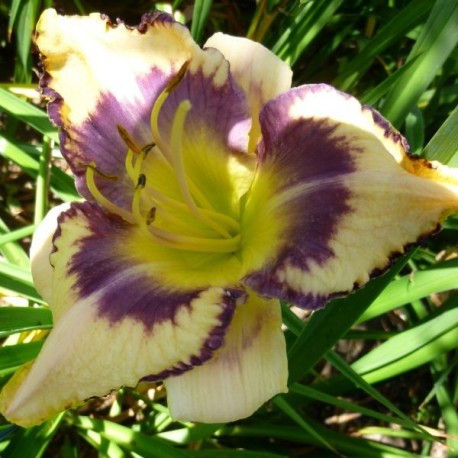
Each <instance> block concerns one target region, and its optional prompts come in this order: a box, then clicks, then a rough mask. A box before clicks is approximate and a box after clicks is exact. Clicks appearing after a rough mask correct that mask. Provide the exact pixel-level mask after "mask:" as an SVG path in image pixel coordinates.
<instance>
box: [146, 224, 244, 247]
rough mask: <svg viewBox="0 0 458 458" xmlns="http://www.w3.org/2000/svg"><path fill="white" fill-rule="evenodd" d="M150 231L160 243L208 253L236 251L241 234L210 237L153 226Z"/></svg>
mask: <svg viewBox="0 0 458 458" xmlns="http://www.w3.org/2000/svg"><path fill="white" fill-rule="evenodd" d="M150 232H151V234H152V235H153V236H154V238H156V240H157V242H158V243H161V244H162V245H166V246H169V247H171V248H178V249H180V250H188V251H201V252H206V253H234V252H236V251H237V250H238V249H239V244H240V239H241V237H240V234H238V235H236V236H235V237H231V238H229V239H208V238H202V237H191V236H187V235H179V234H172V233H170V232H167V231H164V230H162V229H159V228H157V227H154V226H151V227H150Z"/></svg>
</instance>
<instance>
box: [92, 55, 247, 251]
mask: <svg viewBox="0 0 458 458" xmlns="http://www.w3.org/2000/svg"><path fill="white" fill-rule="evenodd" d="M186 67H187V65H186V64H185V65H184V66H183V67H182V69H181V70H180V72H179V73H178V75H177V76H176V77H175V78H174V79H173V80H172V82H171V83H170V84H169V85H168V86H167V87H166V88H165V89H164V90H163V91H162V93H161V94H160V95H159V97H158V98H157V100H156V102H155V104H154V106H153V109H152V112H151V131H152V134H153V138H154V141H155V143H150V144H147V145H145V146H143V147H140V146H139V145H137V144H136V142H135V141H134V140H133V139H132V137H131V135H130V134H129V132H128V131H127V130H126V129H125V128H124V127H122V126H119V125H118V126H117V128H118V133H119V135H120V137H121V138H122V140H123V141H124V143H125V144H126V146H127V148H128V151H127V154H126V159H125V168H126V172H127V175H128V176H129V178H130V179H131V180H132V182H133V184H134V187H135V189H134V193H133V198H132V203H131V208H130V210H128V209H125V208H121V207H119V206H118V205H116V204H115V203H114V202H111V201H110V200H109V199H107V198H106V197H105V196H104V195H103V194H102V192H101V191H100V190H99V188H98V187H97V184H96V181H95V175H96V174H97V175H98V176H99V177H100V178H102V179H107V180H113V179H116V177H113V176H109V175H107V174H104V173H103V172H101V171H100V170H99V169H98V168H97V167H96V164H95V163H93V162H92V163H90V164H87V165H86V168H87V169H86V183H87V187H88V189H89V191H90V192H91V194H92V195H93V197H94V199H95V200H96V201H97V202H98V203H99V204H100V205H101V206H102V207H103V208H105V209H106V210H108V211H109V212H111V213H114V214H117V215H118V216H120V217H121V218H123V219H124V220H125V221H127V222H129V223H131V224H135V225H138V226H139V227H140V228H141V229H142V231H145V232H146V233H147V234H148V236H149V237H151V238H152V239H153V240H154V241H155V242H156V243H159V244H161V245H165V246H168V247H170V248H174V249H179V250H188V251H194V252H207V253H234V252H236V251H238V250H239V247H240V239H241V237H240V224H239V222H238V221H237V220H236V219H234V218H233V217H231V216H229V215H226V214H224V213H222V212H219V211H218V210H217V209H216V208H214V207H213V206H212V205H211V203H210V202H209V200H208V199H207V198H206V196H205V194H204V193H203V192H202V191H201V190H200V189H199V187H198V186H197V184H196V183H195V182H194V181H193V180H192V177H190V176H189V174H188V173H187V171H186V164H185V158H184V154H183V140H184V132H185V122H186V118H187V116H188V113H189V111H190V110H191V108H192V107H191V102H190V101H189V100H183V101H182V102H181V103H179V105H178V107H177V109H176V111H175V114H174V117H173V122H172V126H171V132H170V139H169V141H164V138H163V137H162V135H161V133H160V131H159V126H158V118H159V113H160V111H161V108H162V106H163V104H164V102H165V101H166V99H167V97H168V96H169V94H170V92H171V91H172V90H173V89H174V88H175V87H176V85H177V84H178V83H179V81H181V79H182V78H183V76H184V74H185V72H186ZM151 154H153V155H155V156H156V158H159V159H161V163H162V164H163V165H164V166H163V167H162V168H161V173H162V172H164V170H165V172H164V173H166V174H167V176H169V175H170V177H172V178H171V180H172V181H174V182H175V183H173V186H174V189H178V196H177V193H173V192H170V193H167V192H166V190H165V191H164V189H162V190H159V189H158V187H157V186H155V176H151V175H152V173H151V172H149V173H148V172H146V173H145V170H144V169H145V168H144V163H145V159H146V157H147V156H148V155H151ZM164 167H165V168H164ZM146 170H148V169H147V168H146Z"/></svg>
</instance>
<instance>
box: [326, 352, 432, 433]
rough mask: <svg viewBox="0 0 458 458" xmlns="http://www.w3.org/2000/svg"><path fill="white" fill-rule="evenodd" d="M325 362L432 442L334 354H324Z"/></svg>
mask: <svg viewBox="0 0 458 458" xmlns="http://www.w3.org/2000/svg"><path fill="white" fill-rule="evenodd" d="M325 358H326V360H327V361H328V362H329V363H331V364H332V365H333V366H334V367H335V368H336V369H337V370H338V371H339V372H340V373H341V374H343V375H344V376H345V377H346V378H347V379H348V380H350V381H351V382H352V383H353V384H354V385H355V386H357V387H358V388H360V389H362V390H364V391H365V392H366V393H367V394H369V395H370V396H371V397H372V398H373V399H375V400H376V401H377V402H379V403H380V404H381V405H383V406H384V407H386V408H387V409H388V410H389V411H391V412H393V413H394V414H395V415H396V416H397V417H398V418H400V419H402V420H403V421H404V422H405V424H406V425H408V427H409V428H410V429H412V430H413V431H418V432H421V433H422V434H423V438H424V439H429V440H432V441H434V437H433V436H432V435H431V434H430V433H428V432H427V431H426V430H424V429H423V428H422V427H421V426H419V425H417V423H415V422H414V421H413V420H412V419H411V418H409V416H408V415H406V414H404V413H403V412H402V411H401V410H400V409H398V408H397V407H396V406H395V405H394V404H393V403H392V402H391V401H389V400H388V399H387V398H386V397H385V396H383V395H382V394H381V393H380V392H379V391H378V390H377V389H376V388H374V387H373V386H372V385H370V384H369V383H367V382H366V380H364V379H363V378H362V377H361V376H360V375H359V374H358V373H357V372H356V370H354V369H353V368H352V367H351V366H349V365H348V364H347V363H346V362H345V361H344V360H343V359H342V358H341V357H340V356H339V355H338V354H337V353H336V352H334V351H332V350H330V351H329V352H328V353H326V356H325Z"/></svg>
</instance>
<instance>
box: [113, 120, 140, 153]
mask: <svg viewBox="0 0 458 458" xmlns="http://www.w3.org/2000/svg"><path fill="white" fill-rule="evenodd" d="M116 128H117V129H118V134H119V136H120V137H121V139H122V141H123V142H124V143H125V144H126V145H127V147H128V148H129V149H130V150H132V151H133V152H134V153H137V154H141V153H142V149H141V148H140V147H139V146H138V145H137V144H136V143H135V141H134V140H133V138H132V137H131V136H130V134H129V132H127V129H125V128H124V127H123V126H121V125H120V124H116Z"/></svg>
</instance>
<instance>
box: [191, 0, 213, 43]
mask: <svg viewBox="0 0 458 458" xmlns="http://www.w3.org/2000/svg"><path fill="white" fill-rule="evenodd" d="M212 4H213V0H196V1H195V2H194V6H193V13H192V23H191V35H192V37H193V38H194V40H195V41H196V42H197V43H200V42H201V40H202V36H203V33H204V30H205V25H206V24H207V19H208V15H209V14H210V10H211V7H212Z"/></svg>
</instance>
